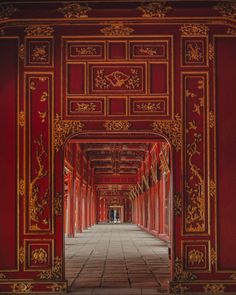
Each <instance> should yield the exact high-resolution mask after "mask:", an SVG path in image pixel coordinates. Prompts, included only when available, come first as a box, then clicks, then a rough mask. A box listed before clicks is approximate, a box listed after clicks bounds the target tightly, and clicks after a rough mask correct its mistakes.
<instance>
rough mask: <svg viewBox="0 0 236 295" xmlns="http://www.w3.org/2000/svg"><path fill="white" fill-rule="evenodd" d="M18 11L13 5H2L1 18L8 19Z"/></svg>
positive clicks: (0, 7)
mask: <svg viewBox="0 0 236 295" xmlns="http://www.w3.org/2000/svg"><path fill="white" fill-rule="evenodd" d="M16 11H17V8H15V7H14V6H12V5H7V6H6V5H0V20H6V19H8V18H9V17H10V16H11V15H12V14H13V13H15V12H16Z"/></svg>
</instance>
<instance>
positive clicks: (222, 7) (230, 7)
mask: <svg viewBox="0 0 236 295" xmlns="http://www.w3.org/2000/svg"><path fill="white" fill-rule="evenodd" d="M214 9H215V10H217V11H218V12H219V13H220V14H221V15H222V16H225V17H229V18H235V17H236V3H235V2H233V1H232V2H231V1H228V2H227V1H223V2H219V3H218V4H217V5H216V6H214Z"/></svg>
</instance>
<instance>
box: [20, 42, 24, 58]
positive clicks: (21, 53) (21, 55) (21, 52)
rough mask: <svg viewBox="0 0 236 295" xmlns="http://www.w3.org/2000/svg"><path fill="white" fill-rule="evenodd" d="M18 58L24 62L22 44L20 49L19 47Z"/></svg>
mask: <svg viewBox="0 0 236 295" xmlns="http://www.w3.org/2000/svg"><path fill="white" fill-rule="evenodd" d="M19 58H20V59H21V60H24V58H25V46H24V44H21V45H20V47H19Z"/></svg>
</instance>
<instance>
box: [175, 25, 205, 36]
mask: <svg viewBox="0 0 236 295" xmlns="http://www.w3.org/2000/svg"><path fill="white" fill-rule="evenodd" d="M208 31H209V28H208V27H207V26H206V25H204V24H184V25H183V26H181V27H180V32H181V33H182V35H184V36H199V35H207V34H208Z"/></svg>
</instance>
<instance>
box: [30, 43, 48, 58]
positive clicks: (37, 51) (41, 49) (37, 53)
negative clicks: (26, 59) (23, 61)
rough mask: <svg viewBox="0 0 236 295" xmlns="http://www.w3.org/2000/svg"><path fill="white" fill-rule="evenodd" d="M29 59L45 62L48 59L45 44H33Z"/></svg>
mask: <svg viewBox="0 0 236 295" xmlns="http://www.w3.org/2000/svg"><path fill="white" fill-rule="evenodd" d="M31 59H32V61H34V62H45V61H47V59H48V53H47V46H46V45H41V46H35V47H34V49H33V52H32V54H31Z"/></svg>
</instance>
